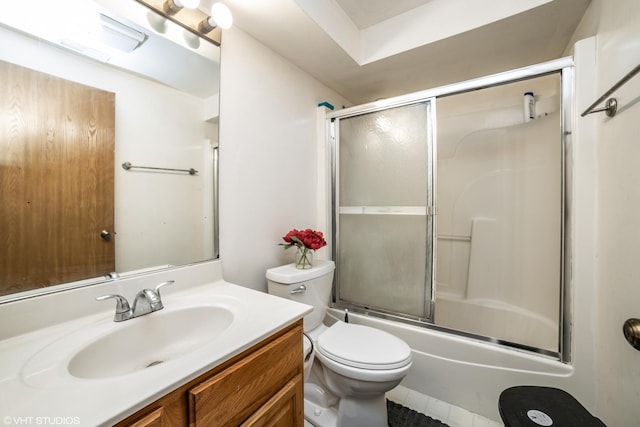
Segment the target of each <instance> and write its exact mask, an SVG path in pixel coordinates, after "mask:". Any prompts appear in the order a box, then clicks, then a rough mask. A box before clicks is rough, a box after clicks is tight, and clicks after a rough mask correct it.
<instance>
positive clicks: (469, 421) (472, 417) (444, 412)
mask: <svg viewBox="0 0 640 427" xmlns="http://www.w3.org/2000/svg"><path fill="white" fill-rule="evenodd" d="M387 399H389V400H391V401H393V402H396V403H399V404H401V405H403V406H406V407H407V408H409V409H413V410H414V411H418V412H421V413H423V414H425V415H428V416H430V417H431V418H435V419H437V420H440V421H442V422H443V423H445V424H447V425H449V427H503V424H502V423H499V422H496V421H493V420H490V419H488V418H485V417H482V416H480V415H478V414H474V413H472V412H469V411H467V410H466V409H462V408H459V407H457V406H453V405H450V404H448V403H446V402H443V401H441V400H438V399H435V398H433V397H429V396H427V395H426V394H422V393H418V392H417V391H414V390H411V389H409V388H406V387H404V386H401V385H399V386H397V387H396V388H394V389H393V390H391V391H389V392H388V393H387Z"/></svg>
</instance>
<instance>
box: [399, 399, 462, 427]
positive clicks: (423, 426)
mask: <svg viewBox="0 0 640 427" xmlns="http://www.w3.org/2000/svg"><path fill="white" fill-rule="evenodd" d="M387 414H388V416H389V427H449V426H448V425H446V424H445V423H443V422H440V421H438V420H434V419H433V418H431V417H428V416H426V415H424V414H421V413H420V412H417V411H414V410H413V409H409V408H407V407H404V406H402V405H400V404H398V403H395V402H392V401H390V400H389V399H387Z"/></svg>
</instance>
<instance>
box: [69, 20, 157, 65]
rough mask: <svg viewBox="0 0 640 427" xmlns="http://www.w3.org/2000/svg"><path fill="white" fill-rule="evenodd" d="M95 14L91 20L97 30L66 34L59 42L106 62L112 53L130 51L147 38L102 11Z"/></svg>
mask: <svg viewBox="0 0 640 427" xmlns="http://www.w3.org/2000/svg"><path fill="white" fill-rule="evenodd" d="M96 13H97V12H96ZM96 16H97V17H98V19H97V20H95V21H93V22H94V25H96V26H97V30H96V29H87V30H86V31H84V32H77V31H75V32H73V33H71V34H67V35H66V36H65V37H63V38H62V39H61V40H60V44H61V45H62V46H65V47H67V48H69V49H73V50H74V51H76V52H79V53H81V54H83V55H86V56H89V57H91V58H93V59H97V60H99V61H102V62H108V61H109V60H110V59H111V57H112V56H113V55H114V54H118V53H125V54H128V53H131V52H133V51H134V50H136V49H137V48H139V47H140V46H141V45H142V44H143V43H144V42H145V41H146V40H147V37H148V36H147V34H145V33H143V32H141V31H138V30H136V29H134V28H132V27H130V26H128V25H126V24H123V23H122V22H119V21H116V20H115V19H113V18H110V17H108V16H106V15H103V14H102V13H97V15H96Z"/></svg>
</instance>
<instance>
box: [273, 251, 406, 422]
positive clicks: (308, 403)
mask: <svg viewBox="0 0 640 427" xmlns="http://www.w3.org/2000/svg"><path fill="white" fill-rule="evenodd" d="M334 269H335V265H334V263H333V261H316V262H314V266H313V267H312V268H311V269H307V270H298V269H296V268H295V266H294V264H289V265H284V266H281V267H276V268H272V269H269V270H267V281H268V289H269V293H270V294H273V295H277V296H281V297H283V298H287V299H291V300H295V301H298V302H302V303H306V304H309V305H312V306H313V311H312V312H311V313H309V314H308V315H307V316H305V318H304V320H303V322H304V331H305V336H306V337H308V339H309V340H310V341H311V343H312V344H313V356H315V357H314V359H313V360H312V361H311V363H309V361H308V360H307V362H306V364H305V418H306V419H307V420H308V421H309V422H311V423H312V424H314V425H315V426H318V427H334V426H337V427H344V426H349V427H378V426H380V427H386V426H387V407H386V401H385V393H386V392H387V391H389V390H391V389H392V388H394V387H395V386H396V385H398V384H399V383H400V382H401V381H402V379H403V378H404V377H405V375H406V374H407V371H408V370H409V368H410V367H411V348H410V347H409V346H408V345H407V344H406V343H405V342H404V341H402V340H401V339H399V338H397V337H395V336H393V335H391V334H389V333H387V332H384V331H381V330H378V329H375V328H371V327H368V326H363V325H356V324H351V323H345V322H340V321H338V322H336V323H334V324H333V325H331V326H327V325H325V324H324V323H323V320H324V317H325V314H326V309H327V307H328V304H329V302H330V296H331V286H332V282H333V272H334ZM304 354H308V353H307V351H306V350H305V351H304ZM309 365H311V366H309ZM309 368H311V369H309Z"/></svg>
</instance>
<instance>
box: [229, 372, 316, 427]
mask: <svg viewBox="0 0 640 427" xmlns="http://www.w3.org/2000/svg"><path fill="white" fill-rule="evenodd" d="M303 393H304V390H303V384H302V375H297V376H296V377H295V378H294V379H293V380H291V381H289V382H288V383H287V385H285V386H284V388H283V389H282V390H280V391H279V392H278V393H277V394H276V395H275V396H273V397H272V398H271V399H269V401H268V402H267V403H265V404H264V406H262V407H261V408H260V409H258V410H257V411H256V412H255V413H254V414H253V415H252V416H251V417H250V418H249V419H248V420H247V421H245V422H244V423H242V425H241V427H298V426H302V425H303V423H304V398H303Z"/></svg>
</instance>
